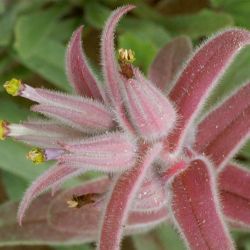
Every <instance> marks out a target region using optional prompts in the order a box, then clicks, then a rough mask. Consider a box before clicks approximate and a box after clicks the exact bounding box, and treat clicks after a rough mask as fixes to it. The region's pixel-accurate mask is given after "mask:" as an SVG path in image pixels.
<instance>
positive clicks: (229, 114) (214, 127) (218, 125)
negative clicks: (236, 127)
mask: <svg viewBox="0 0 250 250" xmlns="http://www.w3.org/2000/svg"><path fill="white" fill-rule="evenodd" d="M249 106H250V83H248V84H246V85H245V86H243V87H241V88H240V89H238V90H237V91H235V92H234V93H233V94H232V95H231V96H230V97H229V98H227V99H226V100H224V102H222V103H221V104H219V105H218V106H217V107H216V108H214V109H213V110H212V111H211V112H209V113H208V114H206V115H205V117H204V118H203V119H202V121H201V122H200V123H199V125H198V128H197V131H198V132H197V135H196V143H195V150H197V151H199V152H202V151H203V150H204V149H205V148H206V147H207V146H208V145H209V144H210V143H211V141H213V140H215V139H216V137H218V136H219V135H220V134H221V133H222V132H223V131H224V130H225V129H226V128H227V127H228V126H229V125H230V124H231V123H232V122H233V121H234V120H235V119H237V117H238V116H239V115H240V114H242V113H244V112H245V111H246V110H247V108H248V107H249ZM222 117H223V119H222ZM249 119H250V117H249ZM235 132H236V131H235Z"/></svg>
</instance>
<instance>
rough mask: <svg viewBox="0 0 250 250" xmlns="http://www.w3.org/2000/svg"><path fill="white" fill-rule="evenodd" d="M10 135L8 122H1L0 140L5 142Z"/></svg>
mask: <svg viewBox="0 0 250 250" xmlns="http://www.w3.org/2000/svg"><path fill="white" fill-rule="evenodd" d="M7 133H8V122H7V121H4V120H0V140H4V139H5V138H6V135H7Z"/></svg>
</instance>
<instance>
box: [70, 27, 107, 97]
mask: <svg viewBox="0 0 250 250" xmlns="http://www.w3.org/2000/svg"><path fill="white" fill-rule="evenodd" d="M82 29H83V27H82V26H81V27H79V28H78V29H77V30H76V31H75V32H74V33H73V35H72V37H71V39H70V42H69V45H68V49H67V53H66V72H67V75H68V79H69V82H70V83H71V84H72V85H73V87H74V88H75V90H76V92H77V93H78V94H79V95H82V96H87V97H93V98H94V99H100V100H102V94H103V93H102V90H101V88H100V85H99V83H98V81H97V79H96V77H95V76H94V73H93V72H92V70H91V69H90V67H89V65H88V63H87V59H86V56H85V54H84V51H83V49H82V39H81V33H82ZM101 93H102V94H101Z"/></svg>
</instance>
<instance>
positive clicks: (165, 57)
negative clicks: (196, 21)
mask: <svg viewBox="0 0 250 250" xmlns="http://www.w3.org/2000/svg"><path fill="white" fill-rule="evenodd" d="M191 52H192V42H191V41H190V39H189V38H188V37H187V36H179V37H177V38H174V39H173V40H172V41H171V42H169V43H167V44H166V46H164V47H163V48H162V49H160V51H159V52H158V54H157V55H156V57H155V59H154V61H153V63H152V64H151V66H150V68H149V79H150V80H151V81H152V82H153V83H155V84H156V86H157V87H158V88H159V89H161V90H163V91H164V90H167V89H168V90H169V89H170V87H171V86H170V84H171V82H172V81H173V79H174V77H175V76H176V74H177V72H178V71H179V70H180V68H181V66H182V65H183V63H184V62H185V61H186V59H187V58H188V56H189V55H190V54H191Z"/></svg>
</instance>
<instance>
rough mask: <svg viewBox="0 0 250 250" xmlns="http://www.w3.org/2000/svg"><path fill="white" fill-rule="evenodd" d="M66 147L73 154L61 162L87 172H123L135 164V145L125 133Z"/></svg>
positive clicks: (91, 139)
mask: <svg viewBox="0 0 250 250" xmlns="http://www.w3.org/2000/svg"><path fill="white" fill-rule="evenodd" d="M64 147H65V149H66V150H68V151H69V152H72V153H69V154H64V155H63V156H62V157H60V158H59V161H60V162H62V163H63V164H64V163H65V164H66V165H67V166H72V167H77V168H78V167H79V168H82V169H85V170H98V171H104V172H108V173H112V172H117V171H118V172H121V171H124V170H126V169H128V168H130V167H132V166H133V164H134V162H135V153H136V147H135V144H134V143H133V142H132V141H131V139H129V138H128V137H127V136H126V134H123V133H109V134H106V135H102V136H96V137H92V138H90V139H86V140H84V141H81V142H79V143H77V144H71V145H65V146H64Z"/></svg>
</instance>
